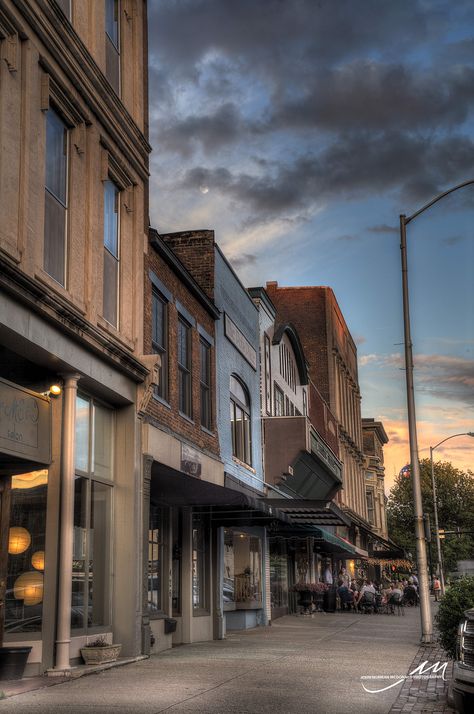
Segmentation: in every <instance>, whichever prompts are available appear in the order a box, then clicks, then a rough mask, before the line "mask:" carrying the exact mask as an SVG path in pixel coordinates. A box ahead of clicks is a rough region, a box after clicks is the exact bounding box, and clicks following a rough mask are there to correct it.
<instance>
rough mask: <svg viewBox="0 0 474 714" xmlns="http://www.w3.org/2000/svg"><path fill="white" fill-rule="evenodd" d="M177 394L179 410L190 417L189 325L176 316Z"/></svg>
mask: <svg viewBox="0 0 474 714" xmlns="http://www.w3.org/2000/svg"><path fill="white" fill-rule="evenodd" d="M178 395H179V411H180V412H181V414H185V415H186V416H188V417H189V418H191V416H192V404H191V402H192V400H191V327H190V325H189V324H188V323H187V322H186V321H185V320H183V318H181V317H179V318H178Z"/></svg>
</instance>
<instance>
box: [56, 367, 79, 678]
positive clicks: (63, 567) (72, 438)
mask: <svg viewBox="0 0 474 714" xmlns="http://www.w3.org/2000/svg"><path fill="white" fill-rule="evenodd" d="M63 379H64V386H63V394H64V396H63V428H62V439H61V507H60V508H61V511H60V530H59V574H58V617H57V630H56V666H55V669H56V670H67V669H70V668H71V665H70V664H69V646H70V644H71V592H72V559H73V532H74V528H73V526H74V472H75V457H76V396H77V382H78V381H79V379H80V375H79V374H65V375H63Z"/></svg>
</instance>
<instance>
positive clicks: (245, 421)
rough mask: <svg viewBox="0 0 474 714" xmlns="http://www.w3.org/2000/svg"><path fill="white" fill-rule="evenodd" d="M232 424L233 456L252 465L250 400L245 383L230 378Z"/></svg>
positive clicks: (235, 378)
mask: <svg viewBox="0 0 474 714" xmlns="http://www.w3.org/2000/svg"><path fill="white" fill-rule="evenodd" d="M230 422H231V432H232V454H233V455H234V456H235V457H236V458H237V459H239V460H240V461H243V462H244V463H245V464H248V465H249V466H251V465H252V433H251V420H250V398H249V393H248V390H247V388H246V387H245V386H244V385H243V383H242V382H241V381H240V380H239V379H237V377H234V376H232V377H231V378H230Z"/></svg>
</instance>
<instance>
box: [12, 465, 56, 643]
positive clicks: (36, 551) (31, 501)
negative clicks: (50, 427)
mask: <svg viewBox="0 0 474 714" xmlns="http://www.w3.org/2000/svg"><path fill="white" fill-rule="evenodd" d="M47 490H48V471H47V469H42V470H41V471H31V472H30V473H25V474H20V475H18V476H13V477H12V486H11V510H10V530H9V535H8V565H7V589H6V593H5V637H6V639H8V634H15V633H21V632H41V628H42V622H43V574H44V567H45V534H46V497H47Z"/></svg>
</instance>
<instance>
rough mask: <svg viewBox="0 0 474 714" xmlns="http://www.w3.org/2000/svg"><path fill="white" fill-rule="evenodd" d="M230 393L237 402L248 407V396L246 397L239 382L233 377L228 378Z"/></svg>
mask: <svg viewBox="0 0 474 714" xmlns="http://www.w3.org/2000/svg"><path fill="white" fill-rule="evenodd" d="M230 391H231V394H232V395H233V396H234V397H235V398H236V399H238V401H239V402H241V403H242V404H243V405H244V406H248V403H249V399H248V396H247V394H246V392H245V390H244V388H243V386H242V385H241V383H240V382H239V380H238V379H236V378H235V377H231V378H230Z"/></svg>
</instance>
